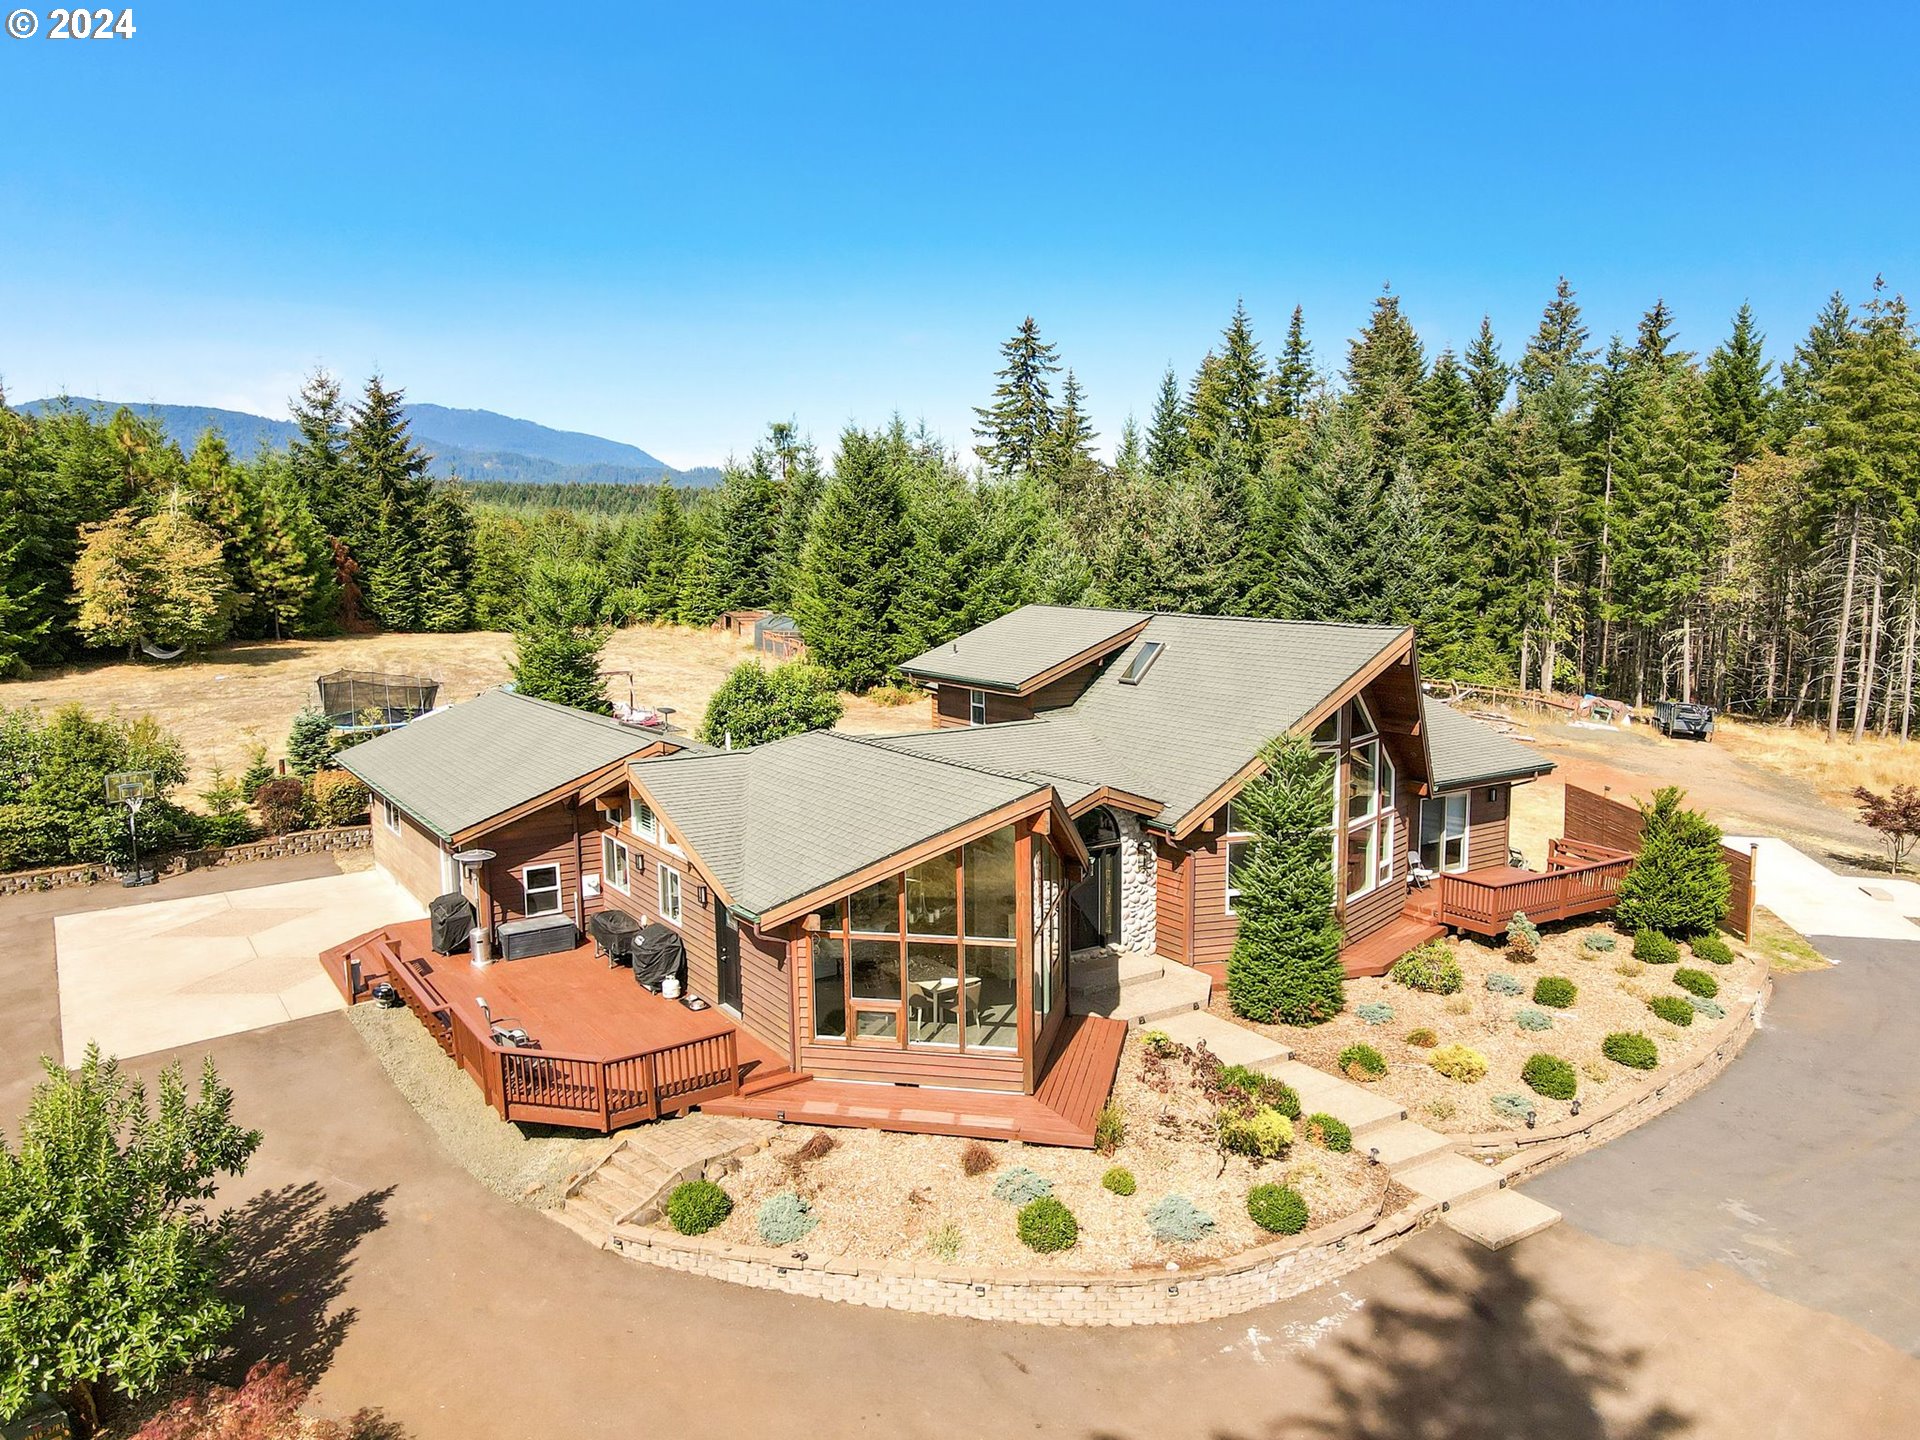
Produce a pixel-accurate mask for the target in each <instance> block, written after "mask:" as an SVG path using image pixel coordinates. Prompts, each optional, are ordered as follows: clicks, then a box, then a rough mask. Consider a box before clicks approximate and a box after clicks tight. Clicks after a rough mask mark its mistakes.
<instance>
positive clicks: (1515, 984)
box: [1487, 970, 1527, 995]
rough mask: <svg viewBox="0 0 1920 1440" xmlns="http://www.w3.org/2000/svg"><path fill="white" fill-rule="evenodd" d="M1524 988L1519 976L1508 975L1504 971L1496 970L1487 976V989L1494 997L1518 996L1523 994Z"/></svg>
mask: <svg viewBox="0 0 1920 1440" xmlns="http://www.w3.org/2000/svg"><path fill="white" fill-rule="evenodd" d="M1526 988H1527V987H1526V986H1525V985H1524V984H1522V983H1521V980H1520V977H1519V976H1517V975H1509V974H1507V972H1506V971H1504V970H1496V971H1494V972H1493V973H1492V974H1491V975H1489V976H1487V989H1489V990H1491V991H1492V992H1493V993H1494V994H1496V995H1520V994H1523V993H1525V991H1526Z"/></svg>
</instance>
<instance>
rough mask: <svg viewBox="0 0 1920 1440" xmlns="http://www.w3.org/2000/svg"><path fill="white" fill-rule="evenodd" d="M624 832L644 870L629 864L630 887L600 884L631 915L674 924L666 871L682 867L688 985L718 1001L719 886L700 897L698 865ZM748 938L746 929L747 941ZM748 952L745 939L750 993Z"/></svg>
mask: <svg viewBox="0 0 1920 1440" xmlns="http://www.w3.org/2000/svg"><path fill="white" fill-rule="evenodd" d="M618 835H619V838H620V843H621V844H623V845H625V846H626V847H627V848H628V849H629V850H631V851H633V853H634V854H636V855H638V856H639V857H640V859H641V861H642V864H641V867H640V870H639V873H638V874H635V873H633V871H632V869H631V866H630V867H629V870H628V874H627V890H626V893H624V894H623V893H621V892H620V891H618V890H616V889H614V888H613V887H612V886H611V885H608V884H606V883H604V881H603V882H602V884H601V887H600V888H601V890H602V892H603V893H604V894H605V895H606V896H607V898H608V900H609V902H610V903H612V904H613V905H614V906H615V907H617V908H618V909H621V910H625V911H626V912H627V913H628V914H630V915H636V916H638V917H639V918H640V919H641V920H642V921H645V922H648V923H651V922H653V921H655V920H659V921H662V922H664V923H667V924H671V923H672V922H671V921H668V920H666V917H665V916H663V915H662V914H661V913H660V871H661V870H662V869H663V868H664V869H668V870H675V871H678V872H679V875H680V924H679V927H678V928H679V931H680V943H681V944H683V945H684V946H686V949H687V988H688V989H689V990H690V991H692V992H693V993H694V994H695V995H700V996H704V997H705V998H706V999H707V1000H709V1001H713V1002H714V1003H716V1004H717V1003H718V999H717V997H718V995H719V992H720V955H719V951H718V949H717V948H716V947H715V942H714V930H715V919H714V914H715V912H714V907H715V906H716V905H717V904H718V903H719V901H718V899H717V898H716V897H715V895H714V893H713V891H711V890H708V891H707V902H706V904H704V905H703V904H701V903H700V889H701V886H702V885H704V884H705V883H706V882H704V881H703V880H701V878H700V877H699V875H698V874H696V873H695V871H694V868H693V866H691V865H689V864H688V863H687V861H686V859H685V858H684V857H681V856H676V855H674V854H672V853H671V852H669V851H668V850H666V849H665V848H663V847H662V846H659V845H656V844H654V843H653V842H651V841H648V840H643V839H641V838H640V836H639V835H637V834H635V833H634V832H633V831H632V830H629V829H622V830H620V831H619V832H618ZM599 843H600V842H599V839H598V837H597V836H596V837H595V839H594V845H595V847H596V849H597V847H598V846H599ZM593 863H594V867H595V868H596V869H598V868H599V864H600V859H599V856H598V854H596V855H595V857H594V862H593ZM744 939H745V937H744V934H743V936H742V940H743V942H744ZM746 954H747V947H746V945H745V943H742V944H741V946H740V957H741V959H740V971H741V975H740V978H741V988H742V997H741V998H742V999H744V998H745V993H744V992H745V981H746V969H747V965H746ZM783 1003H784V1002H783ZM753 1028H754V1029H755V1030H756V1032H757V1031H758V1026H755V1027H753ZM761 1038H762V1039H763V1040H765V1041H766V1042H767V1043H768V1044H770V1045H771V1044H774V1043H775V1037H773V1036H767V1035H762V1036H761Z"/></svg>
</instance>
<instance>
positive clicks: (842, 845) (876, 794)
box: [632, 732, 1046, 915]
mask: <svg viewBox="0 0 1920 1440" xmlns="http://www.w3.org/2000/svg"><path fill="white" fill-rule="evenodd" d="M632 768H633V776H634V779H635V780H637V781H638V782H639V784H640V785H641V786H642V787H643V788H644V789H645V790H646V792H647V793H648V794H650V795H652V796H653V798H654V799H655V800H656V801H657V802H658V803H659V807H660V811H661V813H662V815H663V816H664V818H665V819H666V821H667V823H668V825H669V826H671V827H672V829H673V830H674V831H676V832H677V833H678V834H679V835H681V836H682V837H683V838H684V839H685V840H686V842H687V845H688V846H689V847H690V848H691V849H692V851H693V853H694V854H695V855H696V856H698V857H699V859H700V861H701V863H702V864H703V865H704V866H705V867H706V869H707V870H708V872H709V873H710V874H711V875H712V877H713V878H714V879H715V880H716V881H718V882H719V884H720V886H721V888H722V889H724V890H725V891H726V892H727V895H728V898H729V899H731V900H732V902H733V905H734V907H735V908H736V909H738V910H741V911H744V912H745V913H747V914H748V915H763V914H765V913H766V912H767V911H769V910H771V909H773V908H774V907H775V906H777V905H782V904H785V903H786V902H788V901H790V900H795V899H798V898H799V897H800V896H802V895H806V894H809V893H811V892H812V891H814V890H817V889H819V888H820V887H821V886H823V885H827V884H831V883H832V882H833V881H835V880H838V879H841V878H843V877H845V876H847V875H851V874H852V873H853V872H855V871H856V870H859V869H861V868H862V867H864V866H867V865H870V864H872V863H874V862H875V861H878V860H884V859H886V858H887V857H888V856H891V855H897V854H899V853H900V852H901V851H903V850H907V849H910V848H912V847H913V846H915V845H918V844H919V843H921V842H922V841H924V840H931V839H932V838H934V837H935V836H937V835H943V834H945V833H946V832H947V831H949V830H953V829H955V828H956V827H958V826H961V825H964V824H966V823H967V822H968V821H969V820H976V819H978V818H979V817H981V816H982V815H985V814H988V813H989V812H991V811H994V810H997V809H999V808H1000V807H1001V806H1003V805H1006V804H1010V803H1011V802H1013V801H1016V800H1020V799H1022V798H1024V797H1027V796H1031V795H1034V794H1036V793H1038V792H1039V791H1041V790H1043V789H1045V788H1046V787H1045V784H1044V782H1038V781H1035V780H1033V779H1030V778H1025V777H1019V776H1009V775H1001V774H995V773H992V772H991V771H988V770H984V769H979V768H975V767H973V766H969V765H964V764H954V763H945V764H943V763H940V762H937V761H933V760H927V759H923V758H921V757H920V756H917V755H914V754H910V753H907V752H904V751H901V750H897V749H892V748H889V747H887V746H884V745H879V744H876V743H874V742H873V741H872V740H870V739H866V738H862V737H856V736H851V735H839V734H834V733H832V732H815V733H812V734H806V735H794V736H790V737H789V738H787V739H785V740H775V741H773V742H771V743H769V744H766V745H758V746H755V747H754V748H752V749H750V750H734V751H730V752H708V753H706V754H684V755H670V756H660V757H657V758H654V759H648V760H639V761H635V762H634V765H633V767H632Z"/></svg>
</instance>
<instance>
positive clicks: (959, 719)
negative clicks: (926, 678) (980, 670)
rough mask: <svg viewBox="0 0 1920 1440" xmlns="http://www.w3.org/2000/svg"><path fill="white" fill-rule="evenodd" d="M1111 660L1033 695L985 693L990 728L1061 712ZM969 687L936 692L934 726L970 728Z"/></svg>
mask: <svg viewBox="0 0 1920 1440" xmlns="http://www.w3.org/2000/svg"><path fill="white" fill-rule="evenodd" d="M1110 658H1111V657H1110V656H1108V657H1102V659H1101V660H1098V661H1096V662H1094V663H1093V664H1090V665H1082V666H1081V667H1080V668H1079V669H1077V670H1069V671H1068V672H1067V673H1066V674H1064V675H1062V676H1060V677H1058V678H1057V679H1054V680H1049V681H1048V682H1047V683H1046V684H1044V685H1042V686H1041V687H1040V688H1039V689H1038V690H1036V691H1034V692H1033V693H1032V694H1031V695H1026V696H1020V695H1006V694H1002V693H1001V692H999V691H996V690H987V691H985V694H986V697H987V724H989V725H1001V724H1004V723H1006V722H1007V721H1009V720H1031V719H1032V718H1033V717H1034V716H1035V715H1036V714H1037V713H1039V712H1040V711H1042V710H1058V709H1061V708H1063V707H1064V706H1068V705H1071V704H1073V702H1074V701H1076V700H1078V699H1079V698H1080V696H1081V695H1082V694H1083V693H1084V692H1085V690H1086V688H1087V686H1088V685H1089V684H1090V683H1092V681H1093V679H1094V677H1095V676H1096V675H1098V674H1099V673H1100V667H1101V665H1103V664H1105V663H1106V660H1107V659H1110ZM970 693H971V692H970V690H969V688H968V687H967V686H965V685H961V684H959V683H957V682H955V681H951V680H943V681H941V682H940V688H939V689H938V690H937V691H935V692H934V706H933V723H934V725H935V726H936V727H938V728H941V729H947V728H951V727H953V726H956V725H970V724H972V723H973V722H972V720H971V719H970V718H969V716H970V712H969V710H968V705H969V700H968V696H969V694H970Z"/></svg>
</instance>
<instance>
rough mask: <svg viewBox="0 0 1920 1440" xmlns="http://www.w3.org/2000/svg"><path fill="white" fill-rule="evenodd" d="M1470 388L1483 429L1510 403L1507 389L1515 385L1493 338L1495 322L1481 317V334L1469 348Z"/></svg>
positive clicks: (1467, 376) (1468, 387) (1467, 366)
mask: <svg viewBox="0 0 1920 1440" xmlns="http://www.w3.org/2000/svg"><path fill="white" fill-rule="evenodd" d="M1465 368H1466V381H1467V389H1468V390H1469V391H1471V392H1472V394H1473V409H1474V413H1475V414H1476V415H1477V416H1479V419H1480V423H1481V425H1483V426H1486V425H1491V424H1492V423H1493V417H1494V416H1496V415H1498V414H1499V413H1500V411H1501V408H1502V407H1503V406H1504V405H1505V404H1506V403H1507V389H1508V387H1509V386H1511V385H1512V384H1513V371H1512V370H1511V369H1510V368H1509V367H1508V365H1507V363H1506V361H1504V360H1502V359H1501V358H1500V344H1499V342H1498V341H1497V340H1495V339H1494V338H1493V321H1492V320H1491V319H1489V318H1488V317H1487V316H1485V315H1482V316H1481V317H1480V330H1479V333H1478V334H1476V335H1475V336H1474V337H1473V343H1472V344H1471V345H1469V346H1468V347H1467V354H1466V366H1465Z"/></svg>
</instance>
